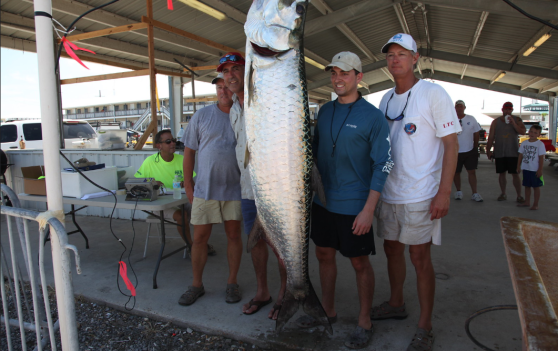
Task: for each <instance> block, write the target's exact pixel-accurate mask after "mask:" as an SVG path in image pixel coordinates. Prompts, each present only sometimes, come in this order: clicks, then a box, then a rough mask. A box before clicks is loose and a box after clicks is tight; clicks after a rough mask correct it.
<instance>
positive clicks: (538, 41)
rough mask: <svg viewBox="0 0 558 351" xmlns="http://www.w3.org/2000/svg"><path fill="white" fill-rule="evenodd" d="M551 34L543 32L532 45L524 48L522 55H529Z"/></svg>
mask: <svg viewBox="0 0 558 351" xmlns="http://www.w3.org/2000/svg"><path fill="white" fill-rule="evenodd" d="M551 36H552V35H551V34H550V33H546V34H544V35H543V36H542V37H540V38H539V39H538V40H537V41H536V42H535V43H534V44H533V46H531V47H530V48H529V49H527V50H525V52H524V53H523V56H529V55H531V54H532V53H533V51H535V50H537V48H538V47H539V46H541V45H542V44H543V43H544V42H545V41H547V40H548V38H550V37H551Z"/></svg>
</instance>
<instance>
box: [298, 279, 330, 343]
mask: <svg viewBox="0 0 558 351" xmlns="http://www.w3.org/2000/svg"><path fill="white" fill-rule="evenodd" d="M308 285H309V290H308V295H307V296H306V299H304V303H303V305H302V306H303V308H304V312H306V313H307V314H308V315H310V316H312V317H314V318H315V319H316V320H317V321H318V322H320V324H321V325H323V326H324V327H325V328H326V330H327V331H328V333H329V334H333V328H332V327H331V323H330V322H329V319H328V318H327V314H326V311H325V310H324V307H323V306H322V303H321V302H320V299H318V295H316V291H314V287H313V286H312V283H311V282H308Z"/></svg>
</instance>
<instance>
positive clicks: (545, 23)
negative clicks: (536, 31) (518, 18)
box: [504, 0, 558, 30]
mask: <svg viewBox="0 0 558 351" xmlns="http://www.w3.org/2000/svg"><path fill="white" fill-rule="evenodd" d="M504 2H505V3H506V4H508V5H510V6H511V7H513V8H514V9H515V10H517V11H518V12H519V13H521V14H522V15H523V16H525V17H529V18H530V19H532V20H535V21H537V22H540V23H542V24H544V25H545V26H549V27H551V28H554V29H556V30H558V26H556V25H554V24H552V23H550V22H547V21H545V20H543V19H540V18H538V17H536V16H533V15H531V14H528V13H527V12H525V11H523V9H522V8H521V7H519V6H517V5H516V4H514V3H513V2H511V1H510V0H504Z"/></svg>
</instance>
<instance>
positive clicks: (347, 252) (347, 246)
mask: <svg viewBox="0 0 558 351" xmlns="http://www.w3.org/2000/svg"><path fill="white" fill-rule="evenodd" d="M355 218H356V216H350V215H342V214H338V213H333V212H329V211H328V210H326V209H325V208H323V207H322V206H320V205H316V204H315V203H314V204H312V228H311V230H310V237H311V238H312V241H314V244H316V246H320V247H330V248H333V249H335V250H338V251H339V252H340V253H341V255H343V256H345V257H359V256H368V255H375V254H376V247H375V246H374V232H373V230H372V226H370V231H369V232H368V233H366V234H363V235H355V234H353V229H352V227H353V223H354V221H355Z"/></svg>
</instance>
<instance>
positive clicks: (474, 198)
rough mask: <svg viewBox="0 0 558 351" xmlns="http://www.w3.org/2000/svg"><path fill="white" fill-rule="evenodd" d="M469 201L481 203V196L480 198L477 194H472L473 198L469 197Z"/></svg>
mask: <svg viewBox="0 0 558 351" xmlns="http://www.w3.org/2000/svg"><path fill="white" fill-rule="evenodd" d="M471 200H475V201H476V202H483V199H482V196H480V194H479V193H474V194H473V196H471Z"/></svg>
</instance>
